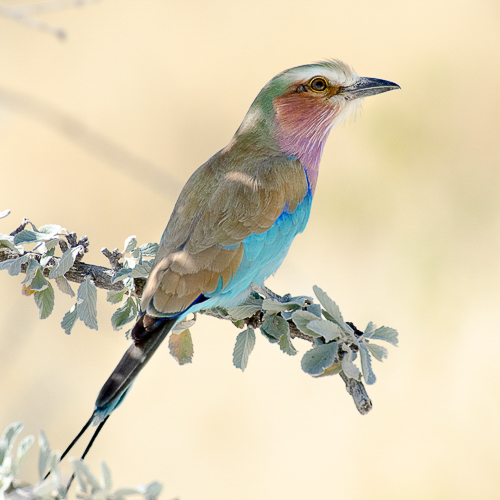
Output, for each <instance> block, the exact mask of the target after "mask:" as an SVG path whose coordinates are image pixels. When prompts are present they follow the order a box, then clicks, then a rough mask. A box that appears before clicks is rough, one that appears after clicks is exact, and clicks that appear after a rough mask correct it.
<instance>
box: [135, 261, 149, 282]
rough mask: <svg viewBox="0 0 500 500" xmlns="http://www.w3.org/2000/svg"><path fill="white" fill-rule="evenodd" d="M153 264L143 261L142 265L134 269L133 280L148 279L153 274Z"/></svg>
mask: <svg viewBox="0 0 500 500" xmlns="http://www.w3.org/2000/svg"><path fill="white" fill-rule="evenodd" d="M151 265H152V262H150V261H147V260H145V261H143V262H142V264H137V265H136V266H135V267H134V269H132V275H131V276H132V278H147V277H148V276H149V273H150V272H151Z"/></svg>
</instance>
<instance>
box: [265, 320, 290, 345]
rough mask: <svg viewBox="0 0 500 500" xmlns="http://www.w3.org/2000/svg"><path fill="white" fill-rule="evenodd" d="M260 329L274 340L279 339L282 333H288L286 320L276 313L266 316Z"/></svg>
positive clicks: (288, 327)
mask: <svg viewBox="0 0 500 500" xmlns="http://www.w3.org/2000/svg"><path fill="white" fill-rule="evenodd" d="M260 329H261V331H262V332H263V333H264V334H265V335H266V336H267V337H268V338H269V340H271V339H274V342H276V341H279V339H280V338H281V337H282V336H283V335H289V334H290V326H289V325H288V321H286V320H285V319H283V318H282V317H281V316H278V315H277V314H273V315H272V316H269V317H268V318H266V319H265V320H264V323H262V326H261V327H260Z"/></svg>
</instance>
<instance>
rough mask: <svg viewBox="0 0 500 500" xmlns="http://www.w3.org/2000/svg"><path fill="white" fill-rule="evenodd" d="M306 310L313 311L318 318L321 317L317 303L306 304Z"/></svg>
mask: <svg viewBox="0 0 500 500" xmlns="http://www.w3.org/2000/svg"><path fill="white" fill-rule="evenodd" d="M307 311H308V312H310V313H313V314H314V315H316V316H317V317H318V318H321V306H320V305H319V304H310V305H308V306H307Z"/></svg>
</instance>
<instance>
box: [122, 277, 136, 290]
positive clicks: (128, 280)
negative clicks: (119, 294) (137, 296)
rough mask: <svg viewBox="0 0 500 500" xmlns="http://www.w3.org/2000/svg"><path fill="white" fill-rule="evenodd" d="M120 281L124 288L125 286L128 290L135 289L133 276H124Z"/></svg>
mask: <svg viewBox="0 0 500 500" xmlns="http://www.w3.org/2000/svg"><path fill="white" fill-rule="evenodd" d="M122 281H123V286H124V287H125V288H127V289H128V290H132V291H134V290H135V281H134V278H131V277H128V278H124V279H123V280H122Z"/></svg>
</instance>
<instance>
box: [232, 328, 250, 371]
mask: <svg viewBox="0 0 500 500" xmlns="http://www.w3.org/2000/svg"><path fill="white" fill-rule="evenodd" d="M254 346H255V332H254V331H253V328H247V329H246V330H243V331H242V332H241V333H240V334H239V335H238V337H236V344H235V346H234V351H233V364H234V366H236V368H239V369H240V370H241V371H245V368H246V367H247V364H248V357H249V356H250V353H251V352H252V350H253V348H254Z"/></svg>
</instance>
